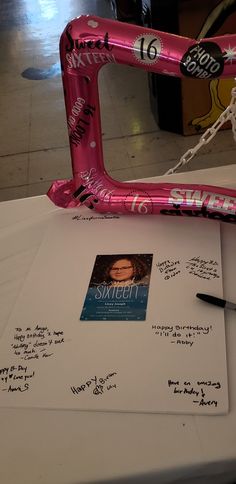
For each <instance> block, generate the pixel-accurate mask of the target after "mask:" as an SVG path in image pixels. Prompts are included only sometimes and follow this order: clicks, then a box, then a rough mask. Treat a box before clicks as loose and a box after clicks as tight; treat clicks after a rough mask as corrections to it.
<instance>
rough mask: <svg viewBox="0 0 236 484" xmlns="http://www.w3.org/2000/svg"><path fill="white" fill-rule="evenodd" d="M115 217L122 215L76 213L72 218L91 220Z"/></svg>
mask: <svg viewBox="0 0 236 484" xmlns="http://www.w3.org/2000/svg"><path fill="white" fill-rule="evenodd" d="M114 218H120V215H113V214H111V215H107V214H104V215H98V216H97V215H88V216H85V215H74V216H73V217H72V220H88V221H89V222H90V221H91V220H110V219H114Z"/></svg>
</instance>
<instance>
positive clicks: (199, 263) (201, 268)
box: [186, 256, 220, 281]
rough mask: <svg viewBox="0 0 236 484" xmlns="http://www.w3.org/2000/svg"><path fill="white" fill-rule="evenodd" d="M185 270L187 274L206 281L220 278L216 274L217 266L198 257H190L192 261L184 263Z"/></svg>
mask: <svg viewBox="0 0 236 484" xmlns="http://www.w3.org/2000/svg"><path fill="white" fill-rule="evenodd" d="M186 269H187V271H188V273H189V274H192V275H193V276H196V277H199V278H200V279H207V280H208V281H211V280H212V279H219V277H220V276H219V274H218V269H219V264H218V262H217V261H215V260H212V259H209V260H205V259H202V258H201V257H199V256H196V257H192V259H189V260H188V261H187V262H186Z"/></svg>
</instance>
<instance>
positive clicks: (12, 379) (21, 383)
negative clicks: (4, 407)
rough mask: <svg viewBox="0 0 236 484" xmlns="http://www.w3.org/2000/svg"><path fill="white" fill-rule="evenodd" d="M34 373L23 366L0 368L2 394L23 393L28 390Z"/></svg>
mask: <svg viewBox="0 0 236 484" xmlns="http://www.w3.org/2000/svg"><path fill="white" fill-rule="evenodd" d="M34 376H35V372H34V371H32V370H30V369H28V367H27V366H23V365H12V366H7V367H4V368H0V383H1V385H0V388H1V390H2V391H3V392H8V393H13V392H18V393H24V392H26V391H28V390H29V388H30V382H31V381H32V378H34Z"/></svg>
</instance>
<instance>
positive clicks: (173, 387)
mask: <svg viewBox="0 0 236 484" xmlns="http://www.w3.org/2000/svg"><path fill="white" fill-rule="evenodd" d="M167 384H168V387H169V389H170V391H171V393H172V394H173V395H175V396H177V397H178V396H182V397H183V396H184V398H187V399H191V400H192V402H193V403H194V404H196V406H198V407H214V408H217V405H218V391H219V390H220V389H221V383H220V382H219V381H211V380H208V379H204V378H203V379H200V380H197V381H192V380H186V381H184V380H182V381H181V380H180V379H178V380H177V379H173V380H172V379H169V380H168V382H167Z"/></svg>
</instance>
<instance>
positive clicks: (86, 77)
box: [48, 16, 236, 223]
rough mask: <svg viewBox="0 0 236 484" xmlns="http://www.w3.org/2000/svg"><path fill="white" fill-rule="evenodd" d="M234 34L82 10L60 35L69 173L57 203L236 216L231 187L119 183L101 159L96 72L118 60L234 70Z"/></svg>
mask: <svg viewBox="0 0 236 484" xmlns="http://www.w3.org/2000/svg"><path fill="white" fill-rule="evenodd" d="M235 52H236V35H225V36H223V37H214V38H211V39H204V40H201V41H199V42H196V41H195V40H193V39H188V38H184V37H180V36H176V35H173V34H168V33H164V32H159V31H156V30H152V29H147V28H144V27H139V26H136V25H130V24H124V23H121V22H117V21H114V20H107V19H102V18H98V17H94V16H81V17H79V18H77V19H74V20H72V21H71V22H70V23H69V24H68V25H67V26H66V28H65V30H64V32H63V34H62V36H61V40H60V56H61V65H62V77H63V87H64V93H65V105H66V114H67V122H68V130H69V139H70V150H71V159H72V169H73V179H72V180H70V181H68V180H59V181H56V182H54V183H53V185H52V186H51V188H50V190H49V192H48V196H49V197H50V199H51V200H52V201H53V202H54V203H55V204H56V205H58V206H60V207H64V208H65V207H75V206H77V205H80V204H85V205H87V206H88V207H89V208H92V209H95V210H97V211H98V212H110V213H111V212H114V213H125V214H135V213H137V214H165V215H177V216H179V215H188V216H203V217H207V218H210V219H219V220H223V221H226V222H231V223H235V222H236V191H235V190H231V189H224V188H219V187H213V186H207V185H188V184H179V183H122V182H118V181H115V180H113V179H112V178H111V177H110V176H109V175H108V174H107V172H106V170H105V167H104V162H103V152H102V139H101V121H100V108H99V94H98V72H99V70H100V68H101V67H102V66H103V65H104V64H107V63H110V62H117V63H120V64H126V65H131V66H136V67H140V68H141V69H144V70H146V71H152V72H157V73H160V74H161V73H162V74H166V75H171V76H178V77H184V76H187V77H191V78H196V79H211V78H216V77H217V78H218V77H231V78H232V77H234V76H235V75H236V53H235Z"/></svg>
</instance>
